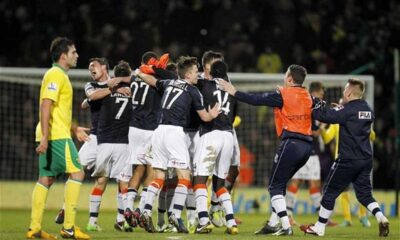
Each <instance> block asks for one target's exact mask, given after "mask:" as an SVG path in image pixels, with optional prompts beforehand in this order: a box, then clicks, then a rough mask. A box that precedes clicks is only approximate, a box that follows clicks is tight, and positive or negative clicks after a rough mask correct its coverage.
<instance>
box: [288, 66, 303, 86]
mask: <svg viewBox="0 0 400 240" xmlns="http://www.w3.org/2000/svg"><path fill="white" fill-rule="evenodd" d="M288 70H289V73H290V75H291V76H292V78H293V82H294V83H295V84H300V85H302V84H303V82H304V80H305V79H306V76H307V69H306V68H305V67H303V66H300V65H296V64H292V65H290V66H289V68H288Z"/></svg>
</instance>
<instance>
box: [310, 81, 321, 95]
mask: <svg viewBox="0 0 400 240" xmlns="http://www.w3.org/2000/svg"><path fill="white" fill-rule="evenodd" d="M321 90H325V88H324V86H323V85H322V83H321V82H318V81H316V82H311V83H310V86H309V88H308V91H309V92H310V93H313V92H318V91H321Z"/></svg>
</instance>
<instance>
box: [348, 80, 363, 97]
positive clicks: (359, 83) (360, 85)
mask: <svg viewBox="0 0 400 240" xmlns="http://www.w3.org/2000/svg"><path fill="white" fill-rule="evenodd" d="M347 82H348V83H349V84H350V85H351V86H357V87H358V88H359V89H360V93H361V95H363V94H364V90H365V83H364V81H361V80H360V79H358V78H350V79H349V80H347Z"/></svg>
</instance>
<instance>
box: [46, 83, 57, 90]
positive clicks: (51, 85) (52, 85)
mask: <svg viewBox="0 0 400 240" xmlns="http://www.w3.org/2000/svg"><path fill="white" fill-rule="evenodd" d="M47 89H48V90H50V91H57V84H55V83H53V82H51V83H49V85H48V86H47Z"/></svg>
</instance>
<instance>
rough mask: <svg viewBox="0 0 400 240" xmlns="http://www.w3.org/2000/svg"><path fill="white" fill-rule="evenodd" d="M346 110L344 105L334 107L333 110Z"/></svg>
mask: <svg viewBox="0 0 400 240" xmlns="http://www.w3.org/2000/svg"><path fill="white" fill-rule="evenodd" d="M343 108H344V106H343V105H337V106H336V107H334V108H333V109H335V111H340V110H342V109H343Z"/></svg>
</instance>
